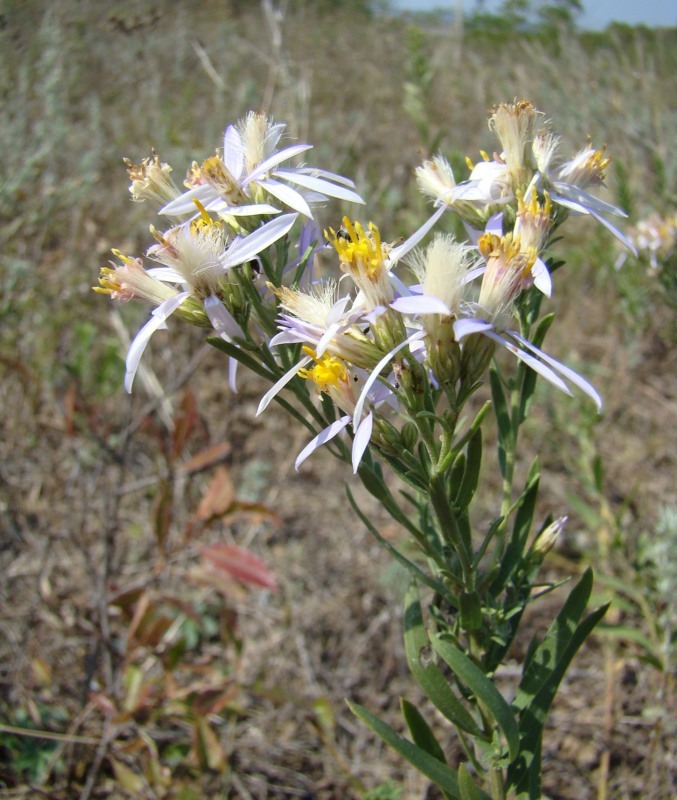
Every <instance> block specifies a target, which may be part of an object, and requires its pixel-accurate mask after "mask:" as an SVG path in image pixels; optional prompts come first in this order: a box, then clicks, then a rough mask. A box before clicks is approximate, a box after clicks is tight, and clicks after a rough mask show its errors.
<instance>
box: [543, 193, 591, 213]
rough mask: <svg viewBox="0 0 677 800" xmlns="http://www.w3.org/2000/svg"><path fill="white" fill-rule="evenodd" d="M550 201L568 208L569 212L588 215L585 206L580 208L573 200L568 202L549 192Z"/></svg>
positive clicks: (560, 196)
mask: <svg viewBox="0 0 677 800" xmlns="http://www.w3.org/2000/svg"><path fill="white" fill-rule="evenodd" d="M550 199H551V200H552V201H553V202H555V203H557V204H558V205H560V206H564V208H568V209H569V210H570V211H575V212H576V214H586V215H587V214H590V211H588V209H587V208H586V207H585V206H582V205H581V204H580V203H575V202H574V201H573V200H568V199H567V198H566V197H564V196H563V195H560V194H555V192H550Z"/></svg>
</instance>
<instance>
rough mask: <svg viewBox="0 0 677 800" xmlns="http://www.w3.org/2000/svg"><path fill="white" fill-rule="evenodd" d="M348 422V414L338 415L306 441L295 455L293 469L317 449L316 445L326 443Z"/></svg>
mask: <svg viewBox="0 0 677 800" xmlns="http://www.w3.org/2000/svg"><path fill="white" fill-rule="evenodd" d="M349 422H350V416H349V415H346V416H345V417H340V418H339V419H337V420H334V422H332V423H331V425H328V426H327V427H326V428H325V429H324V430H322V431H320V432H319V433H318V434H317V436H316V437H315V438H314V439H312V440H311V441H310V442H308V444H307V445H306V446H305V447H304V448H303V450H301V452H300V453H299V454H298V456H296V461H295V462H294V469H295V470H298V468H299V467H300V466H301V464H302V463H303V462H304V461H305V460H306V459H307V458H308V456H310V455H312V454H313V453H314V452H315V451H316V450H317V449H318V447H321V446H322V445H323V444H326V443H327V442H328V441H330V440H331V439H333V438H334V436H336V435H337V434H339V433H340V432H341V431H342V430H343V429H344V428H345V427H346V426H347V425H348V423H349Z"/></svg>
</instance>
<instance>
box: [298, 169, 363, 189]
mask: <svg viewBox="0 0 677 800" xmlns="http://www.w3.org/2000/svg"><path fill="white" fill-rule="evenodd" d="M298 172H300V173H302V174H303V175H312V176H313V177H314V178H326V179H327V180H328V181H333V182H334V183H342V184H343V185H344V186H348V187H349V188H351V189H354V188H355V181H351V180H350V178H346V177H345V176H344V175H339V174H338V173H337V172H330V171H329V170H327V169H318V168H317V167H299V169H298Z"/></svg>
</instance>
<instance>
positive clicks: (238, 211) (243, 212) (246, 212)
mask: <svg viewBox="0 0 677 800" xmlns="http://www.w3.org/2000/svg"><path fill="white" fill-rule="evenodd" d="M205 210H206V211H214V212H216V213H217V214H220V215H221V216H224V217H255V216H257V215H258V214H279V213H281V209H279V208H276V207H275V206H272V205H271V204H270V203H247V204H246V205H243V206H229V205H228V203H226V202H225V201H224V200H221V198H219V199H218V200H216V201H214V202H212V203H210V204H209V205H208V206H205Z"/></svg>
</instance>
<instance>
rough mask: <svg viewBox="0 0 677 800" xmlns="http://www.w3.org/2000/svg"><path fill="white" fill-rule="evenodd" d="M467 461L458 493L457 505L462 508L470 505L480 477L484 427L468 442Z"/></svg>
mask: <svg viewBox="0 0 677 800" xmlns="http://www.w3.org/2000/svg"><path fill="white" fill-rule="evenodd" d="M466 453H467V455H466V463H465V469H464V471H463V478H462V480H461V485H460V486H459V489H458V494H457V495H456V500H455V502H456V505H457V506H458V507H459V508H460V509H465V508H467V507H468V506H469V505H470V502H471V501H472V499H473V496H474V494H475V491H476V489H477V482H478V481H479V477H480V467H481V466H482V429H481V428H478V429H477V430H476V431H475V433H474V435H473V436H472V437H471V439H470V441H469V442H468V448H467V451H466Z"/></svg>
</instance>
